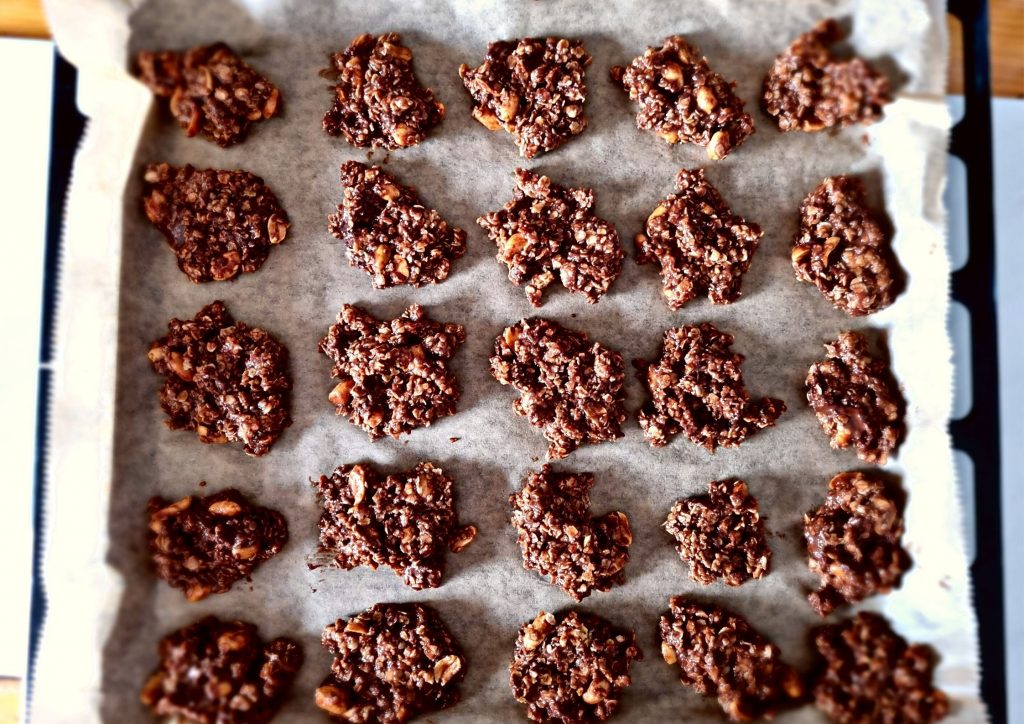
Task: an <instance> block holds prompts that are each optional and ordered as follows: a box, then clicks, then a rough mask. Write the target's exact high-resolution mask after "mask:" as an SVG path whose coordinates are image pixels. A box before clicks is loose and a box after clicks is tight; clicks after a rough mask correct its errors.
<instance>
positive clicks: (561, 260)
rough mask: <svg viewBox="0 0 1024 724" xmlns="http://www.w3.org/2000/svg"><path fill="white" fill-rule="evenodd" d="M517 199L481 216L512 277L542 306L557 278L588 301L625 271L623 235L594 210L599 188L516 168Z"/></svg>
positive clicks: (594, 298) (594, 299)
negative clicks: (569, 183)
mask: <svg viewBox="0 0 1024 724" xmlns="http://www.w3.org/2000/svg"><path fill="white" fill-rule="evenodd" d="M515 176H516V188H515V191H514V193H513V196H512V200H511V201H509V202H508V203H506V204H505V206H504V207H503V208H502V209H501V210H500V211H492V212H491V213H489V214H485V215H484V216H481V217H480V218H479V219H477V223H478V224H480V226H482V227H483V228H484V230H485V231H486V232H487V235H488V236H489V237H490V238H491V241H493V242H494V243H495V245H496V246H497V247H498V259H499V260H500V261H501V262H503V263H504V264H505V266H507V267H508V278H509V280H510V281H511V282H512V283H513V284H515V285H516V286H519V287H523V289H524V290H525V291H526V297H527V299H529V300H530V304H532V305H533V306H535V307H539V306H541V305H542V304H543V303H544V302H543V294H544V290H545V289H546V288H547V287H548V286H550V285H551V284H552V283H553V282H554V281H555V280H556V279H557V280H559V281H560V282H561V283H562V286H564V287H565V288H566V289H568V290H569V291H570V292H573V293H575V294H580V295H581V296H583V297H584V298H585V299H586V300H587V301H588V302H590V303H591V304H594V303H596V302H598V301H599V300H600V299H601V297H603V296H604V295H605V294H606V293H607V292H608V288H609V287H610V286H611V285H612V282H614V281H615V279H616V278H617V277H618V276H619V274H620V273H621V271H622V258H623V253H622V246H621V245H620V244H619V234H618V232H616V231H615V227H614V226H613V225H612V224H611V223H610V222H608V221H605V220H604V219H602V218H600V217H598V216H597V215H596V214H595V213H594V211H593V206H594V191H593V190H592V189H588V188H568V187H565V186H560V185H558V184H556V183H554V182H553V181H552V180H551V179H550V178H549V177H547V176H542V175H540V174H537V173H534V172H533V171H529V170H527V169H523V168H517V169H516V170H515Z"/></svg>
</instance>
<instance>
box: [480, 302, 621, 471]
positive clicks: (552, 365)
mask: <svg viewBox="0 0 1024 724" xmlns="http://www.w3.org/2000/svg"><path fill="white" fill-rule="evenodd" d="M491 376H493V377H494V379H496V380H497V381H498V382H500V383H501V384H503V385H512V386H513V387H514V388H515V389H516V390H517V391H518V392H519V393H520V395H521V396H520V398H519V399H518V400H516V401H515V402H513V403H512V409H513V411H514V412H515V413H516V414H517V415H523V416H525V417H526V418H527V419H528V420H529V421H530V424H531V425H533V426H534V427H539V428H540V429H541V430H542V431H543V432H544V437H546V438H547V439H548V441H549V442H550V445H549V446H548V457H549V458H551V459H558V458H564V457H565V456H566V455H568V454H569V453H571V452H572V451H573V450H575V449H576V448H577V447H579V446H580V445H582V444H584V443H594V442H606V441H608V440H615V439H616V438H620V437H622V429H621V427H620V425H621V423H622V421H623V420H625V419H626V408H625V399H626V391H625V386H624V383H625V378H626V373H625V369H624V365H623V363H622V355H620V354H619V353H618V352H613V351H612V350H610V349H608V348H607V347H605V346H604V345H602V344H601V343H600V342H594V343H593V344H588V342H587V335H586V334H584V333H582V332H574V331H572V330H569V329H566V328H564V327H562V326H561V325H559V324H558V323H557V322H552V321H550V320H547V319H543V318H539V317H534V318H530V319H524V320H522V321H521V322H519V323H518V324H515V325H513V326H512V327H507V328H506V329H505V331H504V332H502V334H501V335H500V336H499V337H498V338H497V339H496V340H495V341H494V356H493V357H491Z"/></svg>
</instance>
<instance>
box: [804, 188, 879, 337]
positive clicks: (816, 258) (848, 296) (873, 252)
mask: <svg viewBox="0 0 1024 724" xmlns="http://www.w3.org/2000/svg"><path fill="white" fill-rule="evenodd" d="M792 258H793V269H794V270H795V271H796V278H797V279H799V280H800V281H802V282H810V283H811V284H814V285H815V286H817V287H818V289H819V290H820V291H821V293H822V295H824V297H825V299H827V300H829V301H830V302H832V306H834V307H835V308H836V309H841V310H843V311H844V312H846V313H847V314H849V315H850V316H851V317H860V316H863V315H865V314H872V313H873V312H877V311H878V310H879V309H884V308H885V307H888V306H889V305H890V304H892V302H893V299H894V298H895V295H896V289H895V287H896V268H897V267H896V260H895V257H894V256H893V254H892V249H891V247H890V246H889V239H888V238H887V237H886V236H885V234H884V233H883V232H882V227H881V226H880V225H879V224H878V221H877V220H876V219H875V217H874V215H873V214H872V213H871V211H870V210H868V208H867V205H866V203H865V201H864V184H863V183H861V180H860V179H859V178H856V177H855V176H831V177H829V178H827V179H825V180H824V181H822V182H821V185H820V186H818V188H816V189H815V190H814V191H813V192H812V193H811V194H810V195H809V196H808V197H807V198H805V199H804V201H803V203H802V204H801V205H800V230H799V231H798V232H797V234H796V237H795V238H794V240H793V252H792Z"/></svg>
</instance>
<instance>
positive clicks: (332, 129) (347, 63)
mask: <svg viewBox="0 0 1024 724" xmlns="http://www.w3.org/2000/svg"><path fill="white" fill-rule="evenodd" d="M401 42H402V38H401V36H400V35H398V34H397V33H386V34H384V35H381V36H379V37H374V36H373V35H371V34H369V33H367V34H365V35H360V36H359V37H358V38H356V39H355V40H353V41H352V43H351V44H350V45H349V46H348V48H347V49H345V50H344V51H343V52H340V53H333V54H331V56H330V62H331V70H330V71H328V75H329V77H331V78H332V79H337V84H336V85H335V86H334V87H332V88H331V89H330V90H331V93H332V95H333V96H334V104H333V105H332V106H331V109H330V110H329V111H327V114H326V115H325V116H324V124H323V125H324V130H325V131H327V133H329V134H330V135H332V136H342V135H343V136H344V137H345V139H346V140H347V141H348V142H349V143H351V144H352V145H353V146H358V147H360V148H367V147H370V146H373V147H375V148H406V147H408V146H415V145H416V144H418V143H419V142H420V141H422V140H423V139H424V138H426V136H427V133H428V132H429V131H430V129H432V128H433V127H434V126H436V125H437V124H438V123H440V122H441V120H442V119H443V118H444V104H443V103H441V101H439V100H437V99H436V98H435V97H434V92H433V91H432V90H430V89H429V88H424V87H423V85H421V84H420V82H419V81H418V80H416V75H415V74H414V73H413V68H412V51H410V50H409V49H408V48H406V47H405V46H403V45H402V44H401Z"/></svg>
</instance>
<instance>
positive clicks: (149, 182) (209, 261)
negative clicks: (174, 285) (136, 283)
mask: <svg viewBox="0 0 1024 724" xmlns="http://www.w3.org/2000/svg"><path fill="white" fill-rule="evenodd" d="M144 181H145V185H144V187H143V198H142V204H143V208H144V209H145V211H146V216H147V217H148V218H149V220H150V221H151V222H153V225H154V226H155V227H156V228H158V229H159V230H160V231H161V233H163V235H164V237H166V239H167V245H168V246H170V247H171V251H173V252H174V255H175V256H176V257H178V268H179V269H181V270H182V271H183V272H185V274H186V275H187V276H188V278H189V279H191V280H192V281H193V282H197V283H198V282H209V281H224V280H225V279H234V278H235V277H236V276H238V275H239V274H242V273H246V272H254V271H256V270H257V269H259V268H260V267H261V266H263V262H265V261H266V260H267V256H268V255H269V254H270V247H272V246H274V245H275V244H280V243H281V242H282V241H284V237H285V236H286V235H287V234H288V227H289V223H288V215H287V214H286V213H285V212H284V209H282V208H281V205H280V204H279V203H278V201H277V197H276V196H274V192H273V191H271V190H270V189H269V188H267V187H266V185H265V184H264V183H263V179H261V178H260V177H259V176H254V175H253V174H251V173H249V172H248V171H220V170H215V169H205V170H200V169H196V168H193V167H192V166H183V167H182V168H176V167H174V166H171V165H170V164H167V163H154V164H150V165H149V166H147V167H146V172H145V175H144Z"/></svg>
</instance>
